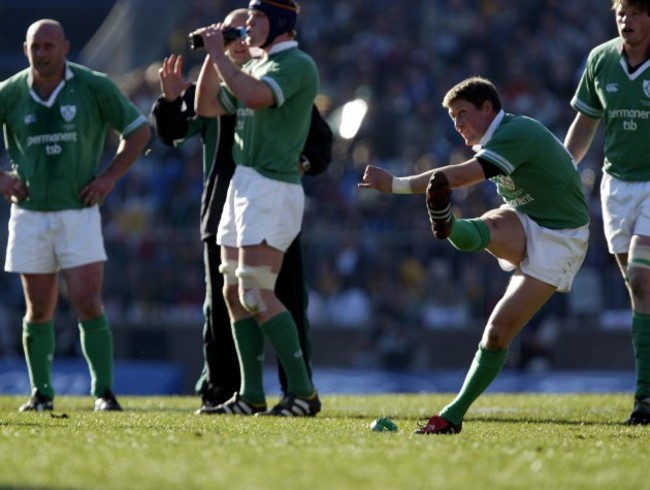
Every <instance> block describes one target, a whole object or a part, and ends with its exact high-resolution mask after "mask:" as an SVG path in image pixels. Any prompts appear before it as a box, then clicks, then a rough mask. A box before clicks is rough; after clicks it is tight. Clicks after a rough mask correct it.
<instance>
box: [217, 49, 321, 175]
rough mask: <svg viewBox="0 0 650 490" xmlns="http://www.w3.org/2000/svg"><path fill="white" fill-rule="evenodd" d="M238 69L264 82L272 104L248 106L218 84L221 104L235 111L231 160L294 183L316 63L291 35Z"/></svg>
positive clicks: (307, 122)
mask: <svg viewBox="0 0 650 490" xmlns="http://www.w3.org/2000/svg"><path fill="white" fill-rule="evenodd" d="M278 46H279V45H278ZM243 69H244V71H245V72H247V73H250V74H251V75H252V76H254V77H255V78H257V79H259V80H261V81H263V82H264V83H266V84H267V85H268V86H269V88H270V89H271V91H272V92H273V97H274V98H275V105H274V106H271V107H265V108H263V109H258V110H252V109H249V108H247V107H245V106H244V105H243V104H242V102H241V101H239V100H238V99H237V98H236V97H234V96H233V94H232V93H231V92H230V91H229V90H227V88H226V87H225V85H224V86H223V87H222V90H221V91H220V92H219V101H220V103H221V105H222V107H223V108H224V109H225V110H226V111H227V112H228V113H230V114H237V124H236V126H235V145H234V147H233V158H234V160H235V163H236V164H237V165H245V166H248V167H252V168H254V169H255V170H257V171H258V172H259V173H261V174H262V175H264V176H266V177H268V178H271V179H275V180H281V181H284V182H290V183H294V184H298V183H300V175H299V174H298V161H299V160H300V154H301V153H302V150H303V148H304V146H305V140H306V139H307V133H308V132H309V125H310V122H311V110H312V105H313V103H314V99H315V98H316V94H317V92H318V83H319V82H318V70H317V68H316V64H315V63H314V60H313V59H312V58H311V57H310V56H309V55H307V54H306V53H304V52H303V51H301V50H299V49H298V48H297V43H296V42H295V41H287V43H286V44H284V49H282V48H281V50H278V51H272V52H271V53H270V54H269V55H268V57H266V58H261V59H252V60H251V61H249V62H248V63H247V64H246V65H244V68H243ZM244 142H245V143H244Z"/></svg>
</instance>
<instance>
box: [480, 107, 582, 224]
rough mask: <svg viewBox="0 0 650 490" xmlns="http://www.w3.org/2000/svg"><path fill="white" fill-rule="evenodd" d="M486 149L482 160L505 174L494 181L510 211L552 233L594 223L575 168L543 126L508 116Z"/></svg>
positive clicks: (495, 126)
mask: <svg viewBox="0 0 650 490" xmlns="http://www.w3.org/2000/svg"><path fill="white" fill-rule="evenodd" d="M481 144H482V147H481V148H480V149H479V150H478V152H477V153H476V158H479V159H482V160H485V161H488V162H490V163H491V164H493V165H494V166H496V167H497V168H499V169H500V170H501V171H502V172H503V174H504V175H497V176H496V177H492V178H491V179H490V180H492V181H493V182H495V183H496V185H497V192H498V193H499V195H500V196H501V197H502V198H503V200H504V201H505V202H506V203H507V204H508V205H510V206H512V207H513V208H514V209H516V210H517V211H519V212H521V213H523V214H526V215H528V216H529V217H530V218H531V219H532V220H533V221H535V222H536V223H537V224H538V225H540V226H543V227H545V228H549V229H552V230H561V229H573V228H579V227H581V226H584V225H586V224H588V223H589V210H588V208H587V201H586V200H585V197H584V194H583V192H582V183H581V180H580V174H579V173H578V170H577V168H576V165H575V162H574V160H573V158H572V157H571V154H570V153H569V152H568V151H567V149H566V148H565V147H564V145H562V143H561V142H560V140H558V139H557V138H556V137H555V135H553V133H551V132H550V131H549V130H548V129H547V128H546V127H544V125H543V124H541V123H540V122H539V121H536V120H535V119H532V118H530V117H526V116H520V115H513V114H506V113H504V112H503V111H502V112H500V113H499V115H498V116H497V118H495V120H494V121H493V122H492V124H491V125H490V128H489V130H488V132H487V133H486V135H485V136H483V140H481Z"/></svg>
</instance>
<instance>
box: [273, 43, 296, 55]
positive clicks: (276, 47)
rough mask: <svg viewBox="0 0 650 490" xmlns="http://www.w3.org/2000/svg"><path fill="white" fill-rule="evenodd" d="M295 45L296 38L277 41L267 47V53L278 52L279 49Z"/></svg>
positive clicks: (282, 49)
mask: <svg viewBox="0 0 650 490" xmlns="http://www.w3.org/2000/svg"><path fill="white" fill-rule="evenodd" d="M297 46H298V41H296V40H291V41H282V42H279V43H278V44H274V45H273V46H272V47H271V49H269V51H268V53H267V54H275V53H279V52H280V51H284V50H286V49H290V48H295V47H297Z"/></svg>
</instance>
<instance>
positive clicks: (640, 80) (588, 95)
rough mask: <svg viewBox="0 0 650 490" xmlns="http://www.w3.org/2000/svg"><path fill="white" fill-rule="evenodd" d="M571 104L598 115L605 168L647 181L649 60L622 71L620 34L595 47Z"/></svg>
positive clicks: (649, 155) (629, 178) (624, 64)
mask: <svg viewBox="0 0 650 490" xmlns="http://www.w3.org/2000/svg"><path fill="white" fill-rule="evenodd" d="M571 107H573V108H574V109H575V110H576V111H579V112H581V113H583V114H585V115H586V116H589V117H593V118H598V119H602V120H603V122H604V125H605V133H604V134H605V162H604V167H603V169H604V171H605V172H607V173H608V174H610V175H612V176H614V177H616V178H617V179H621V180H626V181H632V182H640V181H650V60H648V61H646V62H645V63H643V65H641V66H639V67H638V68H637V69H636V70H635V71H634V73H628V69H627V62H626V60H625V56H623V41H622V40H621V39H620V38H615V39H611V40H609V41H607V42H605V43H603V44H601V45H599V46H596V47H595V48H594V49H593V50H592V51H591V52H590V53H589V57H588V58H587V64H586V67H585V70H584V72H583V74H582V78H581V79H580V83H579V85H578V89H577V91H576V94H575V95H574V97H573V99H572V100H571Z"/></svg>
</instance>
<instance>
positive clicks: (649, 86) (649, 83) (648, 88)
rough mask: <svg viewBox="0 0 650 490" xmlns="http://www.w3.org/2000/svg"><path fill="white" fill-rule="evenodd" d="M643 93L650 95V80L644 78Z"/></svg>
mask: <svg viewBox="0 0 650 490" xmlns="http://www.w3.org/2000/svg"><path fill="white" fill-rule="evenodd" d="M643 93H644V94H645V96H646V97H650V80H643Z"/></svg>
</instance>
